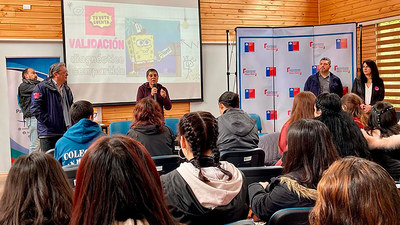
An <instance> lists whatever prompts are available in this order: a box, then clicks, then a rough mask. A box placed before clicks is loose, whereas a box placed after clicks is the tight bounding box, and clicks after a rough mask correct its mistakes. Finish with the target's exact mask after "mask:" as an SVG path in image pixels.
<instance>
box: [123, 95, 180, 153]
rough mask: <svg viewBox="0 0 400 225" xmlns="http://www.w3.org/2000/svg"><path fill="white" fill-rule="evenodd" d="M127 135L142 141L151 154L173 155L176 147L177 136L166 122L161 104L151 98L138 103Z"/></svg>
mask: <svg viewBox="0 0 400 225" xmlns="http://www.w3.org/2000/svg"><path fill="white" fill-rule="evenodd" d="M127 135H128V136H129V137H131V138H133V139H135V140H137V141H139V142H140V143H142V144H143V145H144V147H146V149H147V150H148V151H149V152H150V154H151V156H157V155H171V154H173V152H174V149H175V146H174V141H175V136H174V134H173V132H172V130H171V129H170V128H169V127H167V126H166V125H165V123H164V116H163V114H162V112H161V107H160V105H159V104H157V102H156V101H154V100H153V99H151V98H143V99H142V100H140V101H139V102H138V103H137V104H136V106H135V109H134V110H133V122H132V124H131V128H130V129H129V131H128V134H127Z"/></svg>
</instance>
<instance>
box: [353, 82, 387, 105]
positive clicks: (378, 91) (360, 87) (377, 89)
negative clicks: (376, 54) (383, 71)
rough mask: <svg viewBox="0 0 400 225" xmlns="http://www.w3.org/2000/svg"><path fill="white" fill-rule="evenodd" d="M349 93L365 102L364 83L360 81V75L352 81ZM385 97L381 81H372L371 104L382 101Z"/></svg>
mask: <svg viewBox="0 0 400 225" xmlns="http://www.w3.org/2000/svg"><path fill="white" fill-rule="evenodd" d="M351 93H354V94H356V95H358V96H360V98H362V99H363V100H364V102H365V83H364V82H362V81H361V78H360V77H356V79H354V82H353V87H352V88H351ZM384 98H385V86H384V85H383V82H380V83H377V84H374V83H372V95H371V104H370V105H375V103H376V102H379V101H382V100H383V99H384Z"/></svg>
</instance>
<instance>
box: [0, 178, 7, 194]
mask: <svg viewBox="0 0 400 225" xmlns="http://www.w3.org/2000/svg"><path fill="white" fill-rule="evenodd" d="M6 179H7V174H0V198H1V196H3V191H4V185H5V184H6Z"/></svg>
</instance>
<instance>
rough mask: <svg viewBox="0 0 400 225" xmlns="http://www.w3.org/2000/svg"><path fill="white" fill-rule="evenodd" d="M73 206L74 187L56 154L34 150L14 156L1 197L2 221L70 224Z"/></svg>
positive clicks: (8, 223)
mask: <svg viewBox="0 0 400 225" xmlns="http://www.w3.org/2000/svg"><path fill="white" fill-rule="evenodd" d="M71 208H72V187H71V186H70V185H69V182H68V180H67V177H66V175H65V174H64V171H63V170H62V168H61V165H60V163H58V162H57V161H56V160H55V159H54V158H53V156H51V155H46V154H45V153H43V152H33V153H31V154H30V155H23V156H20V157H18V158H17V159H16V160H15V162H14V163H13V164H12V166H11V169H10V171H9V173H8V176H7V180H6V184H5V187H4V192H3V196H2V198H1V201H0V224H2V225H20V224H21V225H22V224H33V225H34V224H38V225H39V224H40V225H42V224H43V225H67V224H68V223H69V219H70V215H71Z"/></svg>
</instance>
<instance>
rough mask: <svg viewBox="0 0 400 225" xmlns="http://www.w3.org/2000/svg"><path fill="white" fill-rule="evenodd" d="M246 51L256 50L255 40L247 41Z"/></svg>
mask: <svg viewBox="0 0 400 225" xmlns="http://www.w3.org/2000/svg"><path fill="white" fill-rule="evenodd" d="M244 52H254V42H245V43H244Z"/></svg>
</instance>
